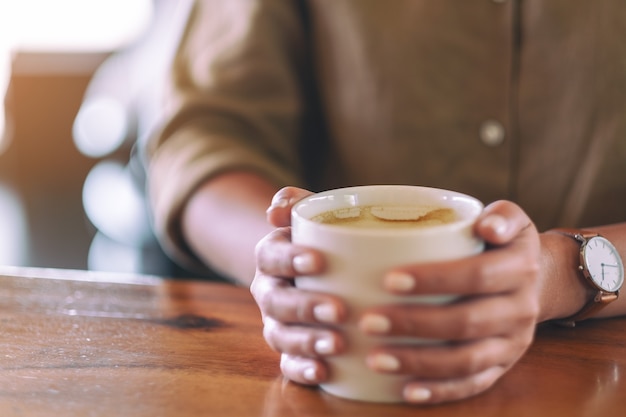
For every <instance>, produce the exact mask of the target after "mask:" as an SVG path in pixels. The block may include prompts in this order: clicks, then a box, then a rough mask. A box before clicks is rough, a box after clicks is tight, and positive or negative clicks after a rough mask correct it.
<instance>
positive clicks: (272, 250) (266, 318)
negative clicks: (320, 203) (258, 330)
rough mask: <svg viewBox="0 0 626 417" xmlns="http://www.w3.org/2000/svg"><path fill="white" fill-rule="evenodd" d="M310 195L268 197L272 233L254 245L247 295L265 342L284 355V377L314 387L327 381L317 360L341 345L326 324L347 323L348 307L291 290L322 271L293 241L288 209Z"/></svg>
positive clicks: (288, 191)
mask: <svg viewBox="0 0 626 417" xmlns="http://www.w3.org/2000/svg"><path fill="white" fill-rule="evenodd" d="M310 194H311V192H309V191H306V190H303V189H299V188H295V187H286V188H283V189H282V190H280V191H279V192H277V193H276V195H275V196H274V198H273V199H272V205H271V206H270V208H269V209H268V210H267V218H268V221H269V222H270V223H271V224H272V225H274V226H275V227H276V229H275V230H274V231H273V232H271V233H270V234H268V235H267V236H265V238H263V239H262V240H261V241H260V242H259V243H258V245H257V247H256V262H257V270H256V274H255V277H254V280H253V282H252V285H251V292H252V295H253V296H254V298H255V300H256V302H257V304H258V306H259V309H260V310H261V315H262V318H263V325H264V330H263V334H264V337H265V340H266V341H267V343H268V344H269V345H270V346H271V347H272V348H273V349H275V350H276V351H278V352H281V353H282V356H281V370H282V372H283V375H285V377H287V378H288V379H290V380H292V381H296V382H299V383H302V384H310V385H317V384H319V383H321V382H323V381H324V380H326V379H327V377H328V369H327V367H326V364H325V363H324V361H323V360H322V359H321V358H322V357H324V356H327V355H334V354H337V353H340V352H341V351H342V350H343V349H344V346H345V341H344V339H343V338H342V336H341V334H339V333H338V332H336V331H333V330H331V329H330V328H329V327H328V326H324V325H328V324H335V323H340V322H342V321H343V320H345V318H346V316H347V309H346V307H345V305H344V304H343V303H342V301H341V300H340V299H338V298H337V297H333V296H331V295H327V294H319V293H311V292H307V291H301V290H298V289H296V288H295V287H294V278H295V277H296V276H297V275H303V274H311V275H315V274H320V273H322V272H323V270H324V259H323V257H322V255H321V254H320V253H319V252H316V251H314V250H310V249H307V248H303V247H299V246H296V245H293V244H292V243H291V227H289V226H290V224H291V207H292V206H293V205H294V204H295V203H296V202H297V201H299V200H301V199H302V198H304V197H306V196H308V195H310Z"/></svg>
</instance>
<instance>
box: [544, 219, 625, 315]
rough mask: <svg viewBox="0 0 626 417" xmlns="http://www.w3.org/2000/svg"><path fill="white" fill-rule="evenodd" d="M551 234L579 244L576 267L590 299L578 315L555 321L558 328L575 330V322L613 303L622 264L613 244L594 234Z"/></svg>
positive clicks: (563, 231) (571, 231)
mask: <svg viewBox="0 0 626 417" xmlns="http://www.w3.org/2000/svg"><path fill="white" fill-rule="evenodd" d="M550 231H551V232H556V233H560V234H563V235H566V236H570V237H572V238H573V239H574V240H576V241H577V242H579V243H580V256H579V259H580V265H579V266H578V270H579V271H580V272H581V275H582V278H583V281H584V282H585V283H586V284H587V285H588V286H589V288H590V290H591V291H592V292H593V298H592V299H591V300H589V302H587V304H585V306H584V307H583V308H582V310H580V311H579V312H578V313H576V314H574V315H573V316H570V317H567V318H565V319H560V320H557V321H556V322H557V323H558V324H560V325H563V326H567V327H574V326H576V322H577V321H580V320H583V319H585V318H587V317H589V316H591V315H592V314H594V313H596V312H598V311H599V310H601V309H602V308H604V307H605V306H607V305H608V304H609V303H611V302H613V301H615V300H617V297H618V296H619V290H620V288H622V285H623V284H624V264H623V263H622V259H621V257H620V255H619V252H618V251H617V249H616V248H615V246H613V244H612V243H611V242H610V241H609V240H608V239H606V238H605V237H603V236H601V235H599V234H598V233H594V232H590V231H586V230H577V229H552V230H550Z"/></svg>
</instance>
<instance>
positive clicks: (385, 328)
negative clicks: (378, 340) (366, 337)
mask: <svg viewBox="0 0 626 417" xmlns="http://www.w3.org/2000/svg"><path fill="white" fill-rule="evenodd" d="M359 329H361V330H362V331H364V332H366V333H376V334H384V333H389V331H390V330H391V320H389V318H387V317H385V316H383V315H380V314H366V315H364V316H363V317H362V318H361V320H359Z"/></svg>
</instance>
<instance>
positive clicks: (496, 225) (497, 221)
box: [483, 214, 508, 235]
mask: <svg viewBox="0 0 626 417" xmlns="http://www.w3.org/2000/svg"><path fill="white" fill-rule="evenodd" d="M483 226H487V227H490V228H491V229H492V230H493V231H494V232H495V233H496V234H498V235H503V234H504V233H505V232H506V229H507V227H508V224H507V221H506V219H505V218H504V217H502V216H500V215H499V214H492V215H490V216H488V217H486V218H485V219H484V220H483Z"/></svg>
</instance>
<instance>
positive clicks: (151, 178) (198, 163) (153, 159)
mask: <svg viewBox="0 0 626 417" xmlns="http://www.w3.org/2000/svg"><path fill="white" fill-rule="evenodd" d="M295 3H296V2H292V1H290V0H289V1H283V0H264V1H248V0H228V1H222V0H217V1H210V0H206V1H199V2H198V3H197V4H196V6H195V8H194V9H193V10H192V12H191V13H190V18H189V21H188V25H187V28H186V31H185V33H184V35H183V37H182V39H181V42H180V45H179V47H178V50H177V52H176V54H175V57H174V60H173V66H172V72H171V78H170V82H169V85H168V93H167V94H166V97H165V110H164V113H165V115H166V116H165V117H164V118H163V123H162V125H161V127H160V128H159V129H158V131H156V132H155V133H154V135H152V136H151V137H150V138H149V139H148V141H147V142H146V149H145V151H146V152H145V154H146V157H147V170H148V195H149V200H150V205H151V209H152V215H153V221H154V228H155V233H156V236H157V238H158V239H159V241H160V243H161V244H162V246H163V247H164V249H165V250H166V251H167V252H168V253H169V254H170V255H171V256H172V257H173V258H174V259H176V260H177V261H179V262H180V263H182V264H183V265H186V266H191V267H194V266H195V267H197V266H201V262H200V261H199V260H198V259H197V258H195V256H194V255H193V253H192V251H191V250H190V249H189V248H188V246H187V245H186V244H185V241H184V238H183V236H182V232H181V225H180V220H181V219H180V217H181V213H182V210H183V208H184V206H185V204H186V202H187V201H188V199H189V198H190V196H191V195H192V194H193V192H194V190H195V189H196V188H197V187H198V186H200V184H201V183H203V182H205V181H206V180H208V179H210V178H211V177H213V176H215V175H218V174H220V173H223V172H225V171H229V170H249V171H254V172H258V173H259V174H260V175H263V176H265V177H266V178H268V179H270V180H271V181H273V182H275V183H276V184H277V185H278V186H283V185H288V184H290V185H301V181H300V178H301V172H300V171H301V164H300V162H299V161H298V151H297V149H298V138H299V136H300V132H299V131H300V129H301V113H302V99H301V86H300V80H299V70H300V66H301V65H303V64H302V61H301V59H300V58H301V57H302V56H303V55H302V54H304V48H305V47H306V46H305V42H304V39H303V38H304V34H303V30H302V26H301V21H300V16H299V14H298V10H297V9H296V8H295V6H294V4H295Z"/></svg>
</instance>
